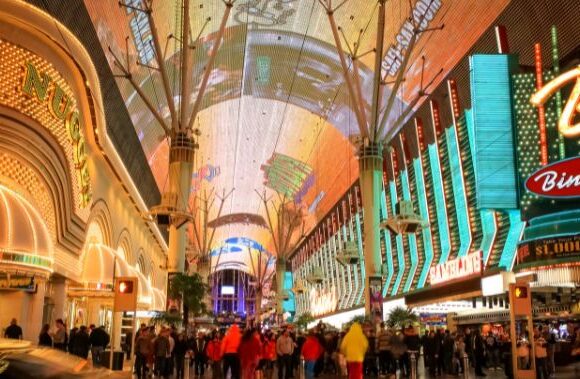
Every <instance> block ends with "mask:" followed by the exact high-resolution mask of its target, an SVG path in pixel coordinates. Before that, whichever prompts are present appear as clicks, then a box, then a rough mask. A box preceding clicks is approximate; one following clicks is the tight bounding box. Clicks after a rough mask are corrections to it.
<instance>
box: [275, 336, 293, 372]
mask: <svg viewBox="0 0 580 379" xmlns="http://www.w3.org/2000/svg"><path fill="white" fill-rule="evenodd" d="M292 353H294V340H292V337H290V333H289V332H288V329H284V332H283V333H282V335H281V336H280V337H278V339H277V340H276V354H277V355H278V379H284V378H285V379H289V378H292V376H293V375H292V374H293V373H292Z"/></svg>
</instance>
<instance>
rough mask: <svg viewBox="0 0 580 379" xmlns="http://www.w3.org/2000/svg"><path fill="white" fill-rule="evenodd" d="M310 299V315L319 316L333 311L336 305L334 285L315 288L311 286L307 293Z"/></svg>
mask: <svg viewBox="0 0 580 379" xmlns="http://www.w3.org/2000/svg"><path fill="white" fill-rule="evenodd" d="M308 299H309V300H310V313H311V314H312V316H315V317H316V316H321V315H324V314H327V313H331V312H334V311H335V310H336V307H337V306H338V295H337V293H336V287H335V286H330V287H329V288H322V289H320V290H319V289H316V288H312V289H311V290H310V293H309V294H308Z"/></svg>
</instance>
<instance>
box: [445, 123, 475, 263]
mask: <svg viewBox="0 0 580 379" xmlns="http://www.w3.org/2000/svg"><path fill="white" fill-rule="evenodd" d="M445 136H446V138H447V152H448V153H449V166H450V168H451V182H452V183H453V198H454V199H455V211H456V213H457V228H458V229H459V239H460V241H461V246H460V247H459V252H458V254H457V255H458V256H459V257H463V256H465V255H467V254H468V253H469V248H470V247H471V230H470V221H469V210H468V209H467V195H466V193H465V183H464V177H463V168H462V167H461V156H460V155H459V154H460V151H459V146H458V145H457V131H456V130H455V127H454V126H451V127H449V128H447V129H445Z"/></svg>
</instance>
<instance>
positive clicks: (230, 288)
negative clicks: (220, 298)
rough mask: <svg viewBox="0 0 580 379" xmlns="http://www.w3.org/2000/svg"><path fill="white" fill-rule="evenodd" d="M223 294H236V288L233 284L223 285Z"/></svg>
mask: <svg viewBox="0 0 580 379" xmlns="http://www.w3.org/2000/svg"><path fill="white" fill-rule="evenodd" d="M221 294H222V295H235V294H236V290H235V288H234V287H233V286H222V289H221Z"/></svg>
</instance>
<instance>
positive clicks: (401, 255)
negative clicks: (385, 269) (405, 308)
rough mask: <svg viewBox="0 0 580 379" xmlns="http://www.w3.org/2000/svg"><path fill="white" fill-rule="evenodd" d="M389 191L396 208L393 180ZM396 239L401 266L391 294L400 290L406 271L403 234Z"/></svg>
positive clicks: (398, 259)
mask: <svg viewBox="0 0 580 379" xmlns="http://www.w3.org/2000/svg"><path fill="white" fill-rule="evenodd" d="M389 193H390V195H391V204H392V209H395V208H396V206H397V185H396V184H395V182H394V181H392V180H391V181H390V182H389ZM395 239H396V241H397V262H398V266H399V267H398V271H397V277H396V278H395V284H394V285H393V288H392V290H391V296H395V295H396V294H397V292H399V287H400V286H401V281H402V280H403V274H404V273H405V249H404V248H403V236H401V235H400V234H398V235H397V236H396V237H395Z"/></svg>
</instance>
